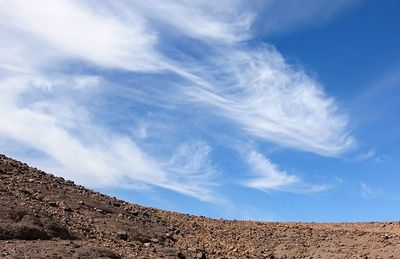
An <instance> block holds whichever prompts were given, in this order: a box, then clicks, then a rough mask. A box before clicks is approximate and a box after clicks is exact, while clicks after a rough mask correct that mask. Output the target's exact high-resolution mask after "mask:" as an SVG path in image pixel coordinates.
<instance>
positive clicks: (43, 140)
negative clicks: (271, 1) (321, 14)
mask: <svg viewBox="0 0 400 259" xmlns="http://www.w3.org/2000/svg"><path fill="white" fill-rule="evenodd" d="M1 3H2V5H3V6H5V8H2V9H1V10H0V33H1V34H0V35H1V42H0V54H3V55H0V68H1V71H0V80H1V81H0V88H1V94H0V100H1V103H0V112H1V113H2V114H4V116H3V117H2V119H1V121H0V135H1V136H2V137H5V138H8V139H10V140H11V141H14V142H17V143H23V144H24V145H25V146H26V147H27V148H32V149H34V150H37V151H39V152H42V154H43V156H44V157H45V159H48V160H50V162H49V164H51V165H52V166H51V168H53V169H54V170H57V171H58V172H59V173H60V174H62V175H64V176H67V177H69V178H72V179H74V180H76V181H78V182H80V183H84V184H88V185H89V186H99V187H105V186H108V187H124V188H148V187H150V186H156V187H161V188H166V189H169V190H173V191H176V192H179V193H182V194H185V195H189V196H192V197H195V198H198V199H200V200H203V201H215V200H217V199H218V198H216V197H217V196H218V195H217V192H216V191H215V189H216V188H217V186H218V182H215V180H216V179H217V176H219V175H220V172H218V171H217V170H216V169H215V168H216V166H214V165H213V159H212V152H211V151H212V149H213V147H212V145H213V144H212V143H208V142H207V141H205V140H203V139H202V137H201V134H197V135H196V138H192V139H191V138H187V139H189V140H187V141H186V140H185V141H184V140H181V139H180V138H181V137H182V139H183V136H181V135H180V134H181V133H182V132H184V130H187V128H189V127H192V128H191V129H192V133H194V132H196V131H199V126H197V128H196V127H195V126H193V124H192V123H193V122H196V119H198V118H189V119H188V120H187V121H182V122H181V123H180V124H174V125H170V127H172V128H173V129H174V130H171V131H169V132H167V131H162V132H161V131H160V132H157V134H158V135H159V137H158V138H159V139H161V136H162V137H163V138H166V139H170V140H171V141H170V143H169V144H170V145H171V146H173V147H177V148H176V149H175V150H173V151H172V152H170V153H168V152H165V150H164V152H162V151H160V152H158V150H156V149H158V148H160V150H163V149H162V148H163V147H162V146H161V144H159V146H157V147H156V148H154V149H153V150H148V149H146V145H150V144H153V143H150V140H148V139H149V129H148V124H147V123H146V122H145V121H143V120H142V117H143V115H142V114H139V115H136V116H135V117H134V121H133V122H132V124H135V125H139V129H138V130H137V131H135V133H134V134H128V133H126V132H125V133H121V131H122V130H121V129H119V128H117V127H115V128H113V127H112V126H110V125H107V124H106V123H105V120H106V119H105V118H102V117H101V116H99V115H98V114H97V113H96V112H97V111H96V105H95V102H96V100H97V99H96V98H97V97H98V96H101V95H102V94H105V93H110V92H113V93H115V92H117V91H120V89H124V90H126V89H129V90H131V91H130V93H131V96H130V97H131V98H128V97H127V96H126V97H125V98H126V99H124V102H125V105H126V107H131V106H134V105H136V107H141V108H143V107H150V108H151V109H153V111H154V112H157V116H158V117H157V118H160V116H163V115H165V114H169V113H173V112H176V110H178V109H179V108H181V109H182V107H184V108H187V107H189V108H188V109H191V110H188V112H190V111H193V109H194V107H197V108H198V107H200V110H201V113H198V115H199V117H200V119H201V120H203V121H208V119H209V118H210V117H211V116H214V115H215V114H217V115H218V116H219V118H224V119H225V120H227V121H229V122H230V123H232V124H229V125H230V126H231V125H234V126H235V128H237V129H238V131H239V132H240V134H239V135H240V136H239V137H240V138H244V139H250V140H256V141H260V142H267V143H274V144H277V145H280V146H284V147H287V148H292V149H298V150H303V151H310V152H313V153H316V154H318V155H324V156H338V155H340V154H342V153H344V152H346V151H347V150H349V149H350V148H351V147H352V146H353V145H354V143H355V140H354V138H353V137H352V135H351V133H350V132H349V129H348V128H349V126H348V118H347V117H346V115H344V114H342V113H341V112H340V109H339V105H338V104H337V103H336V102H335V100H334V99H333V98H332V97H329V95H328V94H327V93H326V92H325V91H324V89H323V87H322V86H320V85H319V84H318V82H316V81H315V80H314V79H313V78H311V77H310V76H308V75H307V74H305V73H304V72H303V71H301V70H300V69H298V68H295V67H292V66H290V65H289V64H288V63H287V62H286V61H285V59H284V57H283V56H282V55H281V54H280V53H279V52H278V51H277V50H276V49H275V48H273V47H272V46H269V45H265V44H256V45H257V46H256V47H251V48H250V47H249V44H248V42H247V41H248V40H251V39H252V35H251V26H252V25H253V21H254V20H255V19H256V16H255V14H254V11H252V10H247V9H245V8H243V4H242V3H241V2H240V1H228V2H224V3H213V5H210V4H207V3H205V2H201V1H194V2H191V3H190V4H189V3H187V2H183V1H170V2H168V4H166V3H164V2H160V1H150V2H146V4H143V3H140V2H133V1H132V2H131V1H120V2H115V1H104V2H101V3H98V4H96V5H93V2H91V1H66V0H57V1H50V0H43V1H39V2H38V1H33V0H27V1H19V0H15V1H8V0H1ZM150 4H151V8H149V6H150ZM177 39H179V40H177ZM185 42H186V43H185ZM113 73H121V74H122V73H127V74H128V75H129V76H128V77H129V79H132V78H135V79H137V78H140V77H144V78H145V79H148V78H156V79H157V78H158V77H162V79H163V80H165V81H157V83H150V80H139V79H138V83H137V84H136V85H135V84H134V83H131V82H130V81H129V80H126V82H121V81H118V80H116V79H115V78H114V77H113V76H114V74H113ZM125 76H126V74H125ZM177 78H178V79H177ZM137 85H139V86H137ZM104 89H107V90H104ZM103 90H104V91H103ZM120 94H121V93H120ZM101 97H102V98H104V99H107V97H108V96H101ZM105 103H106V104H108V103H107V102H105ZM185 105H186V106H185ZM171 107H173V108H176V107H178V108H176V109H175V110H174V109H173V108H171ZM143 109H144V108H143ZM134 112H135V111H132V110H131V109H129V108H126V109H123V110H122V111H121V112H118V113H117V112H115V114H112V116H115V118H120V117H124V116H125V117H127V116H128V115H127V114H131V113H134ZM176 113H178V112H176ZM179 114H180V113H179ZM141 116H142V117H141ZM157 118H156V119H157ZM200 119H199V120H200ZM117 122H118V121H117ZM170 124H172V122H170ZM193 135H195V134H193ZM199 136H200V137H199ZM232 137H236V136H232ZM150 146H151V145H150ZM153 147H154V145H153ZM168 150H169V151H170V150H171V148H170V149H168ZM245 160H246V161H247V162H248V163H249V164H251V165H252V170H251V173H253V176H255V178H252V179H250V180H249V181H247V183H246V186H248V187H251V188H256V189H261V190H287V189H290V188H292V189H293V188H294V187H293V186H302V188H303V187H304V188H303V189H308V190H313V191H320V190H323V189H324V187H323V186H322V187H321V186H320V187H318V186H317V187H315V186H313V185H312V186H311V185H305V184H304V182H303V181H302V180H301V179H300V178H299V177H297V176H295V175H289V174H288V173H286V172H283V171H280V170H279V167H278V166H277V165H275V164H274V163H273V162H271V161H270V160H269V159H267V158H266V157H264V156H263V155H262V154H260V153H257V152H255V151H252V152H251V153H250V154H249V155H245ZM77 161H79V162H77ZM228 177H229V176H228Z"/></svg>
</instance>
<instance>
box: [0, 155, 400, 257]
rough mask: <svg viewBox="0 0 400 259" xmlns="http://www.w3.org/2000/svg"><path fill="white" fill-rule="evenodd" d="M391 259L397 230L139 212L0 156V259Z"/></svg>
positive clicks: (389, 225) (398, 246)
mask: <svg viewBox="0 0 400 259" xmlns="http://www.w3.org/2000/svg"><path fill="white" fill-rule="evenodd" d="M49 256H50V257H52V258H101V257H105V258H120V257H123V258H132V257H133V258H235V257H236V258H246V257H248V258H301V257H303V258H310V257H313V258H351V257H360V256H362V257H363V258H376V257H377V258H390V257H392V258H396V257H399V256H400V223H399V222H385V223H351V224H350V223H341V224H321V223H276V222H253V221H228V220H215V219H209V218H206V217H196V216H190V215H185V214H179V213H174V212H168V211H162V210H157V209H153V208H146V207H143V206H139V205H136V204H132V203H128V202H124V201H121V200H118V199H116V198H113V197H109V196H106V195H103V194H100V193H98V192H94V191H91V190H88V189H86V188H84V187H82V186H77V185H75V184H74V183H73V182H71V181H66V180H64V179H63V178H60V177H55V176H53V175H50V174H46V173H44V172H43V171H40V170H37V169H34V168H31V167H29V166H28V165H26V164H24V163H21V162H18V161H15V160H13V159H10V158H7V157H6V156H3V155H0V257H10V258H21V257H34V258H37V257H49Z"/></svg>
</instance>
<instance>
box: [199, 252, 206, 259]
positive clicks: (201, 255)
mask: <svg viewBox="0 0 400 259" xmlns="http://www.w3.org/2000/svg"><path fill="white" fill-rule="evenodd" d="M196 258H197V259H207V256H206V253H204V252H200V253H197V254H196Z"/></svg>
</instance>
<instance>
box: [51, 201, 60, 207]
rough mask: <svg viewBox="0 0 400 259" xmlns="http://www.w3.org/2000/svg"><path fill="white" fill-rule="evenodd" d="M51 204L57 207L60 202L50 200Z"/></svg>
mask: <svg viewBox="0 0 400 259" xmlns="http://www.w3.org/2000/svg"><path fill="white" fill-rule="evenodd" d="M49 205H50V206H51V207H57V206H58V202H55V201H51V202H49Z"/></svg>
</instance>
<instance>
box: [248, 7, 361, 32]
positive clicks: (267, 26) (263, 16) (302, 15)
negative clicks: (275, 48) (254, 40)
mask: <svg viewBox="0 0 400 259" xmlns="http://www.w3.org/2000/svg"><path fill="white" fill-rule="evenodd" d="M360 2H362V1H361V0H338V1H329V0H321V1H307V0H286V1H279V0H267V1H255V2H254V3H253V4H254V8H257V9H258V10H259V11H258V13H259V16H258V18H259V19H258V20H257V21H256V23H255V25H254V27H255V28H254V29H255V30H257V31H261V32H263V33H265V34H267V35H270V34H273V33H283V32H288V31H292V30H299V29H303V28H305V27H319V26H321V25H323V24H325V23H326V22H328V21H330V20H332V18H333V17H334V16H336V15H337V14H339V13H341V12H344V11H346V10H350V9H352V8H354V7H356V6H357V5H358V4H359V3H360Z"/></svg>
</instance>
